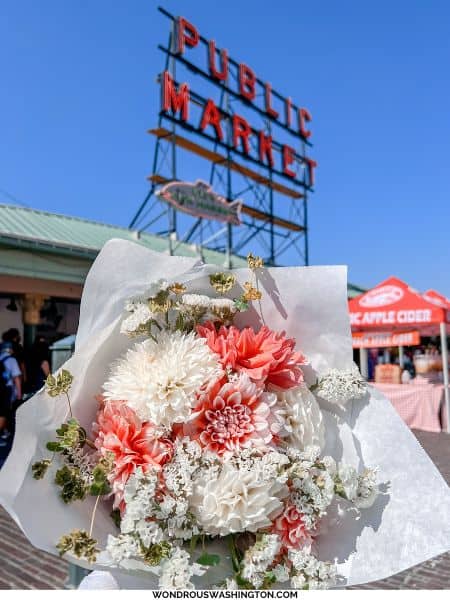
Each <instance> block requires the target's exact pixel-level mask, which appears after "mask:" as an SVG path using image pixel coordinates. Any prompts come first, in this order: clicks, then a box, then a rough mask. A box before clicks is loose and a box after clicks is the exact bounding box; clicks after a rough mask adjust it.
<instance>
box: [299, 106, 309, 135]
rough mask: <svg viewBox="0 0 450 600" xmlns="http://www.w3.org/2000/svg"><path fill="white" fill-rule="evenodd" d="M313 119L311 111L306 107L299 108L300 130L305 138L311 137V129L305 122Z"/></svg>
mask: <svg viewBox="0 0 450 600" xmlns="http://www.w3.org/2000/svg"><path fill="white" fill-rule="evenodd" d="M311 120H312V117H311V113H310V112H309V110H307V109H306V108H299V109H298V131H299V133H300V135H301V136H302V137H303V138H309V137H310V135H311V131H309V130H308V129H306V126H305V122H308V123H309V121H311Z"/></svg>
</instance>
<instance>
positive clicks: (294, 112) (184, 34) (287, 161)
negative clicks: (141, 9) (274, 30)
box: [161, 17, 317, 187]
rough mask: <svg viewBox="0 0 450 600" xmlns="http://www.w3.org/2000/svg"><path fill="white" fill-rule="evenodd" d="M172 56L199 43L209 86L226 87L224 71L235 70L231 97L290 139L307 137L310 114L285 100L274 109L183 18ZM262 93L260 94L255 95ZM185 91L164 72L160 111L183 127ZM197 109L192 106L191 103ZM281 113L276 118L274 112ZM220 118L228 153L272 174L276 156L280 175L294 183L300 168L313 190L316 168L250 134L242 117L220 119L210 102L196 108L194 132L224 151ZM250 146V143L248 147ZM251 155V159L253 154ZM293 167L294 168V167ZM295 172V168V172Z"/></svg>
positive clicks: (240, 68)
mask: <svg viewBox="0 0 450 600" xmlns="http://www.w3.org/2000/svg"><path fill="white" fill-rule="evenodd" d="M175 31H176V37H175V43H176V54H177V55H183V54H184V53H185V52H186V49H187V48H194V47H196V46H198V45H199V43H200V42H203V43H205V44H206V45H207V62H208V71H207V73H205V75H207V76H208V77H209V78H210V79H211V80H215V81H217V82H223V83H226V82H228V81H229V73H230V69H231V68H232V67H233V68H236V69H237V86H236V90H235V94H236V95H238V96H239V97H241V98H242V101H243V103H245V105H246V106H252V107H253V108H255V109H256V110H258V111H259V112H263V114H264V115H266V116H267V117H269V118H270V119H271V120H272V121H275V122H276V123H278V124H279V125H281V126H282V127H283V128H284V129H285V130H288V131H289V133H291V134H292V135H296V136H298V137H299V138H300V139H301V140H302V141H306V140H308V139H309V138H310V137H311V134H312V132H311V130H310V129H309V123H310V122H311V120H312V117H311V114H310V112H309V111H308V109H306V108H297V107H295V108H294V105H293V103H292V100H291V98H283V97H281V96H279V95H278V94H276V97H277V99H278V102H279V103H280V102H282V105H283V107H284V110H283V111H282V108H281V106H280V107H278V108H279V110H276V109H275V108H274V99H273V98H274V94H273V92H272V87H271V85H270V83H268V82H265V83H263V82H261V80H259V79H258V78H257V76H256V74H255V72H254V71H253V70H252V69H251V68H250V67H249V66H247V65H246V64H244V63H235V62H234V61H231V59H230V58H229V56H228V51H227V50H225V49H221V50H220V51H219V54H218V50H217V49H216V44H215V42H214V40H209V41H208V42H206V41H205V40H203V38H201V36H200V33H199V31H198V29H197V28H196V27H195V26H194V25H192V23H190V22H189V21H187V20H186V19H184V18H183V17H178V18H177V19H176V28H175ZM260 88H262V90H261V91H262V94H260ZM260 95H262V96H263V98H264V103H263V105H262V106H261V107H260V106H258V105H257V104H256V101H257V97H259V96H260ZM191 101H192V98H191V91H190V88H189V85H188V84H187V83H181V84H179V85H177V83H176V82H175V81H174V80H173V78H172V75H171V74H170V73H169V71H164V73H163V76H162V78H161V108H162V111H163V112H165V113H168V114H170V113H172V114H173V115H178V116H177V120H179V121H180V122H181V124H183V123H188V122H189V114H190V104H191ZM197 104H198V102H197ZM281 111H282V112H284V116H283V117H282V116H281V114H280V112H281ZM224 117H226V118H227V119H229V121H230V122H231V139H230V142H229V143H230V144H231V147H232V148H233V149H234V150H236V151H238V152H240V153H241V154H243V155H244V156H249V157H250V156H251V157H252V158H253V160H255V159H256V160H257V162H259V163H260V164H261V165H263V166H266V167H269V168H272V169H274V168H275V158H274V154H278V155H279V156H280V160H281V165H280V169H279V171H280V173H282V174H283V175H285V176H287V177H290V178H292V179H293V180H297V181H299V177H298V174H299V169H298V165H302V166H303V167H304V168H305V169H306V172H307V176H308V177H307V179H308V181H307V183H306V185H307V186H308V187H312V186H313V185H314V179H315V177H314V170H315V168H316V167H317V162H316V161H315V160H313V159H312V158H309V157H308V156H304V155H299V154H297V153H296V151H295V149H294V148H293V147H292V146H290V145H288V144H285V143H283V144H281V143H277V142H275V141H274V140H273V138H272V136H271V135H270V134H269V133H267V131H265V130H264V129H253V128H252V127H251V125H250V123H249V122H248V121H247V119H245V118H244V117H242V116H240V115H238V114H235V113H233V114H227V113H224V111H223V109H222V108H219V107H218V106H217V104H216V103H215V102H214V100H212V99H206V100H204V103H203V106H202V107H201V118H200V122H199V123H198V125H197V129H198V130H199V131H200V132H202V133H207V134H208V136H210V135H211V133H213V135H214V138H215V140H217V141H218V142H219V143H221V144H223V145H225V146H227V145H228V144H227V143H226V142H225V135H224V129H223V124H222V120H223V118H224ZM294 118H295V120H296V128H294V126H293V120H294ZM251 141H253V142H254V141H256V144H255V143H251ZM253 153H254V154H253ZM296 163H297V165H296ZM296 166H297V168H296Z"/></svg>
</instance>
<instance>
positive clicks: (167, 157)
mask: <svg viewBox="0 0 450 600" xmlns="http://www.w3.org/2000/svg"><path fill="white" fill-rule="evenodd" d="M159 11H160V12H161V13H162V14H164V15H165V16H166V17H168V18H169V19H170V20H171V32H170V36H169V41H168V44H167V46H162V45H159V46H158V48H159V49H160V50H161V51H162V52H163V53H164V55H165V71H164V74H162V75H160V77H159V82H160V84H161V86H162V95H164V94H165V93H166V92H167V90H164V88H163V86H164V85H166V84H167V81H165V82H163V78H164V79H166V80H168V81H169V84H170V85H172V88H171V90H170V92H171V93H172V95H173V96H172V100H173V104H172V106H171V107H170V109H169V110H168V109H167V106H164V99H163V98H162V103H161V110H160V112H159V117H158V126H157V128H155V129H151V130H150V132H149V133H151V134H153V135H154V136H155V137H156V144H155V150H154V156H153V167H152V173H151V175H150V176H149V177H148V179H149V181H150V189H149V192H148V194H147V196H146V198H145V199H144V201H143V202H142V204H141V205H140V207H139V209H138V211H137V212H136V214H135V216H134V218H133V220H132V221H131V223H130V228H133V229H137V230H139V231H143V230H149V229H151V230H152V231H153V232H157V233H158V234H159V235H166V236H167V238H168V251H169V253H170V254H175V253H177V248H178V246H179V245H180V244H181V243H187V244H190V245H192V246H193V247H194V248H195V249H196V250H197V251H198V253H199V255H200V256H202V249H203V248H210V249H213V250H216V251H220V252H223V253H224V255H225V256H224V265H225V266H227V267H232V266H233V256H236V255H237V256H245V255H246V254H247V253H248V252H249V251H252V252H254V253H257V254H259V255H261V256H262V257H263V258H264V259H265V262H266V264H269V265H277V264H278V265H279V264H283V262H284V264H286V262H291V263H292V262H295V263H296V264H306V265H307V264H308V227H307V222H308V214H307V200H308V193H309V192H311V191H312V185H313V171H312V168H311V166H313V167H314V166H316V163H315V161H312V160H311V159H309V158H307V155H306V152H307V149H308V147H310V146H311V144H310V142H309V140H308V137H309V135H310V132H305V131H304V129H302V128H300V132H301V133H300V134H299V131H298V130H297V131H296V130H294V128H293V126H292V124H291V114H290V113H287V112H286V113H285V114H286V119H285V122H284V123H282V122H281V120H280V119H279V118H277V117H278V115H279V112H281V109H280V111H279V112H277V111H275V109H274V108H273V107H272V106H271V105H270V108H267V104H266V109H265V110H264V108H261V107H259V106H257V105H256V104H255V103H252V102H251V101H250V100H249V99H248V98H245V97H243V96H242V94H239V92H238V91H236V90H238V89H239V87H238V86H239V85H241V86H242V63H237V62H236V61H234V60H232V59H231V58H228V56H226V58H227V67H228V69H227V77H226V78H225V79H221V80H219V79H218V78H213V77H211V75H210V74H208V72H207V71H205V70H203V69H202V68H201V67H199V66H198V64H195V63H194V62H192V61H190V60H188V59H187V58H186V54H187V53H185V52H184V51H181V50H180V35H181V34H180V31H179V30H178V28H179V27H180V25H179V19H177V18H176V17H174V16H173V15H171V14H170V13H168V12H167V11H166V10H165V9H163V8H161V7H159ZM186 23H188V22H186ZM188 25H189V26H191V25H190V24H189V23H188ZM191 27H192V26H191ZM190 33H191V32H190V31H188V34H189V35H190ZM186 35H187V34H186ZM184 41H186V42H187V44H186V45H193V44H191V42H192V40H190V39H189V36H187V37H186V39H185V40H183V42H184ZM196 41H197V44H198V46H199V48H198V50H200V49H203V50H204V49H205V48H206V49H207V50H208V51H209V52H210V53H211V42H212V41H208V40H206V39H205V38H204V37H203V36H201V35H199V34H197V40H196ZM213 44H214V46H213V55H214V61H215V60H216V58H217V50H216V48H215V43H214V42H213ZM183 50H184V47H183ZM223 52H226V51H224V50H222V51H220V58H221V60H222V67H223V62H224V55H223ZM210 61H211V54H210ZM210 64H211V62H210ZM244 66H245V65H244ZM245 68H247V67H246V66H245ZM182 71H184V72H186V73H187V74H190V75H192V74H194V75H196V76H197V77H198V78H200V79H201V80H202V82H203V83H205V82H206V84H207V85H209V88H208V94H209V95H208V98H205V97H204V96H202V95H200V94H199V93H197V92H194V91H191V90H189V102H190V107H189V112H190V113H196V112H198V113H199V116H200V114H201V112H200V111H201V110H202V109H203V110H204V111H205V106H206V105H207V103H214V105H215V106H216V108H217V110H218V113H220V125H219V126H218V127H220V128H221V129H222V130H223V137H222V139H221V138H220V136H218V135H216V136H214V135H212V134H211V132H210V131H206V129H207V128H206V127H201V126H200V127H198V126H196V125H195V124H194V122H195V119H192V118H189V119H188V118H183V116H184V117H186V115H187V112H188V109H187V108H186V107H185V108H186V114H185V115H183V111H182V110H181V95H179V96H177V94H178V93H179V91H180V90H181V89H182V87H183V85H186V84H180V82H179V81H178V79H177V76H178V77H179V76H180V74H181V72H182ZM255 82H256V85H257V86H258V85H260V86H263V85H264V86H266V87H265V92H266V103H267V90H268V89H269V93H270V94H271V96H270V98H271V99H269V103H271V102H278V104H279V105H281V103H284V104H283V106H287V107H288V109H289V111H291V110H293V111H294V114H295V112H297V114H298V115H300V117H299V118H301V116H302V114H306V115H307V116H308V117H309V118H308V119H307V120H310V116H309V113H308V111H306V109H301V108H298V107H296V106H294V105H293V104H292V101H291V99H290V98H284V97H283V96H281V95H280V94H278V93H277V92H276V91H274V90H272V89H271V86H270V84H267V83H265V84H264V83H263V82H262V81H261V80H259V79H257V78H256V79H255ZM268 86H269V87H268ZM240 89H241V91H242V89H243V88H242V87H241V88H240ZM211 92H214V94H213V95H214V96H215V98H214V99H213V96H212V95H211ZM177 103H178V104H177ZM236 104H238V106H239V111H240V112H242V110H246V111H247V114H251V115H253V116H256V117H257V118H258V119H259V121H260V127H259V130H256V129H254V128H253V126H252V127H251V134H252V135H247V137H246V138H245V139H242V137H243V136H241V139H240V140H239V139H238V140H237V139H236V137H237V136H238V135H239V132H238V133H237V132H236V128H235V121H238V120H239V119H240V121H241V123H242V121H244V126H245V119H243V118H241V117H239V116H237V113H236V110H235V107H236ZM177 111H178V112H179V114H177ZM301 111H304V113H302V112H301ZM203 115H205V112H203ZM199 121H200V119H199ZM202 121H203V119H202ZM210 124H211V125H213V123H212V121H210ZM301 125H302V126H303V125H304V122H301ZM209 129H211V127H210V128H209ZM215 129H216V132H217V123H216V127H215ZM181 130H182V131H181ZM258 131H259V132H260V135H259V138H258V136H257V135H256V133H257V132H258ZM275 132H276V135H277V139H278V137H279V136H280V132H281V133H282V134H284V136H289V139H292V137H294V139H295V142H296V143H297V145H298V150H294V148H292V147H291V146H287V150H286V145H284V144H283V145H282V144H280V143H279V142H277V141H275V140H274V139H273V138H274V137H275ZM269 137H270V152H267V150H268V148H267V141H269ZM261 140H263V141H265V142H266V147H265V150H266V153H265V158H267V159H270V160H266V163H268V164H265V163H264V161H263V160H262V159H261V156H262V153H261ZM258 145H259V147H258ZM246 146H247V147H246ZM246 150H247V151H246ZM186 153H189V154H190V155H195V156H196V157H200V158H201V159H204V160H206V161H207V162H208V163H209V165H206V169H208V170H209V177H205V176H204V175H203V177H202V174H200V173H198V172H197V171H196V172H195V173H192V174H191V175H190V181H194V180H196V179H198V178H200V177H201V178H202V179H206V178H207V179H208V180H209V183H210V185H211V186H212V188H213V189H214V191H215V192H217V193H218V194H220V195H222V196H224V197H225V198H226V199H227V200H228V201H229V202H233V201H235V200H236V199H239V200H241V201H242V203H243V204H242V211H241V218H242V222H241V225H239V226H236V225H233V224H230V223H225V224H224V223H221V222H218V221H214V220H210V219H205V218H202V217H198V218H196V217H194V216H188V215H186V214H182V213H180V212H179V211H177V209H176V207H174V206H170V205H168V204H165V203H164V202H162V201H161V198H159V197H158V196H157V195H156V192H157V190H158V188H159V187H160V186H162V185H164V184H167V183H168V182H171V181H177V180H180V173H181V171H182V170H183V167H184V163H185V162H186V161H181V164H180V155H183V156H186ZM269 154H270V156H269ZM273 154H276V155H279V156H280V157H282V159H283V166H282V168H279V166H278V165H275V161H274V160H273V159H272V155H273ZM255 157H256V158H255ZM258 157H259V158H258ZM195 160H198V159H195ZM203 173H204V172H203ZM287 254H289V256H288V260H287V261H286V255H287Z"/></svg>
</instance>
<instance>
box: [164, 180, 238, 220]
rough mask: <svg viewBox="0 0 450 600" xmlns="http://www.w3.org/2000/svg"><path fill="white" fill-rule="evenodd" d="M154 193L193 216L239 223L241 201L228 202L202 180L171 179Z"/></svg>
mask: <svg viewBox="0 0 450 600" xmlns="http://www.w3.org/2000/svg"><path fill="white" fill-rule="evenodd" d="M156 194H157V196H159V198H161V199H162V200H164V201H165V202H168V203H169V204H171V205H172V206H174V207H175V208H176V209H178V210H181V211H183V212H185V213H187V214H188V215H192V216H193V217H200V218H202V219H211V220H214V221H222V222H224V223H231V224H232V225H240V224H241V208H242V202H241V201H240V200H234V201H233V202H228V200H227V199H226V198H224V197H223V196H220V195H219V194H216V192H214V190H213V189H212V188H211V186H210V185H208V184H207V183H205V182H204V181H200V180H198V181H196V182H195V183H187V182H185V181H172V182H170V183H167V184H166V185H164V186H163V187H162V188H161V189H160V190H158V191H157V192H156Z"/></svg>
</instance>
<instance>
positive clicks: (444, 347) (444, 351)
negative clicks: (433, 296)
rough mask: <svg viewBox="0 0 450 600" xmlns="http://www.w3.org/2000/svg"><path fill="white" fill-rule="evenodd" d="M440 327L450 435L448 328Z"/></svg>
mask: <svg viewBox="0 0 450 600" xmlns="http://www.w3.org/2000/svg"><path fill="white" fill-rule="evenodd" d="M439 327H440V331H441V354H442V373H443V375H444V397H445V410H446V412H447V433H450V390H449V387H448V347H447V327H446V325H445V323H441V324H440V326H439Z"/></svg>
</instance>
